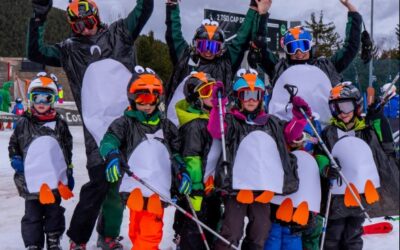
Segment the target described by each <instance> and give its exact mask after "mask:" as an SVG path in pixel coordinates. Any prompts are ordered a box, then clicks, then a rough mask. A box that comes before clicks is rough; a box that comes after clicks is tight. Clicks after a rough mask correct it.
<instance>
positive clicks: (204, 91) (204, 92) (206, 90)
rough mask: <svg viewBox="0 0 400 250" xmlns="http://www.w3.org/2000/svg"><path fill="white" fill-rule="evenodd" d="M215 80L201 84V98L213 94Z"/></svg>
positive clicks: (198, 90) (199, 90) (199, 89)
mask: <svg viewBox="0 0 400 250" xmlns="http://www.w3.org/2000/svg"><path fill="white" fill-rule="evenodd" d="M214 84H215V82H209V83H206V84H203V85H201V86H200V88H198V89H197V92H198V93H199V97H200V98H203V99H204V98H208V97H210V96H211V94H212V91H213V86H214Z"/></svg>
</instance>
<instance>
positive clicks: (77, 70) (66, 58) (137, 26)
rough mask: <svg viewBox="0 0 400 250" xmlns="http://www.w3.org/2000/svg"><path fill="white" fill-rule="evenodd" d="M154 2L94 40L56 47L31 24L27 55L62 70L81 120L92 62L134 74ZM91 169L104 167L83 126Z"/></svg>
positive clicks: (140, 4) (142, 3)
mask: <svg viewBox="0 0 400 250" xmlns="http://www.w3.org/2000/svg"><path fill="white" fill-rule="evenodd" d="M153 5H154V1H153V0H137V4H136V7H135V8H134V9H133V10H132V12H131V13H130V14H129V15H128V17H126V18H125V19H121V20H118V21H116V22H114V23H112V24H111V25H110V26H109V27H102V28H101V27H100V30H99V31H98V33H97V34H96V35H94V36H91V37H84V36H72V37H70V38H68V39H66V40H65V41H63V42H60V43H58V44H55V45H47V44H45V43H44V23H42V22H41V21H35V19H34V18H32V19H31V20H30V23H29V33H28V46H27V55H28V58H29V59H30V60H32V61H35V62H38V63H42V64H46V65H49V66H54V67H63V68H64V70H65V72H66V74H67V77H68V80H69V84H70V86H71V91H72V94H73V96H74V99H75V102H76V106H77V107H78V110H79V112H80V113H81V116H82V108H81V89H82V82H83V77H84V75H85V72H86V70H87V68H88V67H89V65H90V64H91V63H93V62H96V61H100V60H103V59H108V58H110V59H114V60H116V61H118V62H120V63H122V64H123V65H124V66H125V67H126V68H127V69H128V70H130V71H132V72H133V69H134V66H135V55H134V50H133V44H134V42H135V40H136V38H137V37H138V36H139V34H140V31H141V30H142V29H143V27H144V25H145V24H146V22H147V20H148V19H149V18H150V15H151V13H152V11H153V7H154V6H153ZM84 135H85V145H86V152H87V157H88V161H87V162H88V167H90V166H97V165H100V164H102V160H101V157H100V155H99V152H98V147H97V144H96V142H95V140H94V138H93V136H92V135H91V134H90V133H89V131H88V130H87V129H86V127H85V126H84Z"/></svg>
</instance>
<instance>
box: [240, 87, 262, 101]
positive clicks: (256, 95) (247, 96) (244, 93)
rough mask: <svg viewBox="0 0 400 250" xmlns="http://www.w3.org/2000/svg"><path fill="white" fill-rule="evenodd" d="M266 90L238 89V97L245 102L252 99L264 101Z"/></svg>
mask: <svg viewBox="0 0 400 250" xmlns="http://www.w3.org/2000/svg"><path fill="white" fill-rule="evenodd" d="M264 94H265V92H264V91H263V90H261V89H255V90H254V91H252V90H251V89H241V90H239V91H238V98H239V100H241V101H243V102H248V101H250V100H254V101H262V100H263V99H264Z"/></svg>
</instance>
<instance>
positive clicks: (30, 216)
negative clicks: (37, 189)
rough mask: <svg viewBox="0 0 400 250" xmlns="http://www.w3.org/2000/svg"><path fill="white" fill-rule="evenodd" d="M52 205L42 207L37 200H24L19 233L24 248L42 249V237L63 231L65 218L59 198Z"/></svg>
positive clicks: (60, 233)
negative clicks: (23, 213)
mask: <svg viewBox="0 0 400 250" xmlns="http://www.w3.org/2000/svg"><path fill="white" fill-rule="evenodd" d="M55 198H56V201H55V203H53V204H48V205H43V204H41V203H40V202H39V200H37V199H35V200H25V215H24V217H22V220H21V232H22V238H23V240H24V244H25V247H28V246H39V247H41V248H43V247H44V240H45V238H44V235H45V234H48V233H59V235H60V236H61V235H62V234H63V233H64V231H65V217H64V212H65V208H63V207H62V206H61V205H60V204H61V198H60V196H57V195H56V196H55Z"/></svg>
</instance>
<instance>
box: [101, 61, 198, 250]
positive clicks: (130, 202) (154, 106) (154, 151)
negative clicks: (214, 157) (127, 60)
mask: <svg viewBox="0 0 400 250" xmlns="http://www.w3.org/2000/svg"><path fill="white" fill-rule="evenodd" d="M127 92H128V98H129V102H130V106H129V108H128V109H127V110H126V111H125V112H124V115H123V116H121V117H120V118H117V119H116V120H114V121H113V122H112V123H111V125H110V127H109V128H108V130H107V132H106V134H105V135H104V137H103V139H102V141H101V143H100V153H101V155H102V156H103V157H104V159H105V162H106V178H107V181H109V182H111V183H115V182H118V180H119V179H120V178H121V176H122V173H123V171H124V168H129V169H130V170H131V171H132V172H134V173H135V174H136V175H137V176H139V177H140V178H141V179H143V180H144V181H145V182H147V183H149V184H150V185H152V186H154V187H155V188H156V189H157V190H158V191H159V192H161V194H163V195H164V196H166V197H171V190H172V189H173V188H175V191H176V186H177V189H178V190H177V191H179V193H181V194H189V193H190V190H191V181H190V177H189V175H188V174H187V172H186V169H185V165H184V164H179V156H178V154H177V153H178V152H179V149H180V137H179V134H178V129H177V128H176V127H175V125H173V123H171V122H170V121H169V120H168V119H165V118H164V117H163V116H162V114H161V112H162V111H160V110H159V109H160V107H159V106H160V105H162V102H161V99H162V98H163V94H164V89H163V85H162V81H161V79H160V78H159V77H158V76H157V75H156V74H155V72H154V71H153V70H151V69H149V68H146V69H144V68H143V67H142V66H136V67H135V72H134V73H133V76H132V79H131V80H130V83H129V84H128V89H127ZM176 180H177V181H178V182H179V184H178V185H173V184H174V181H176ZM119 191H120V193H121V194H122V196H123V197H124V198H123V201H124V202H125V203H126V205H127V206H128V208H129V211H130V225H129V237H130V239H131V241H132V243H133V247H132V249H135V250H157V249H159V244H160V242H161V239H162V227H163V220H162V219H163V214H164V208H163V207H164V202H163V201H162V200H160V197H159V195H158V194H156V193H153V192H152V191H151V190H149V189H147V188H146V187H144V186H142V184H140V183H139V182H137V181H136V180H134V179H132V178H131V177H129V176H128V175H125V176H123V177H122V180H121V185H120V189H119Z"/></svg>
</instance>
